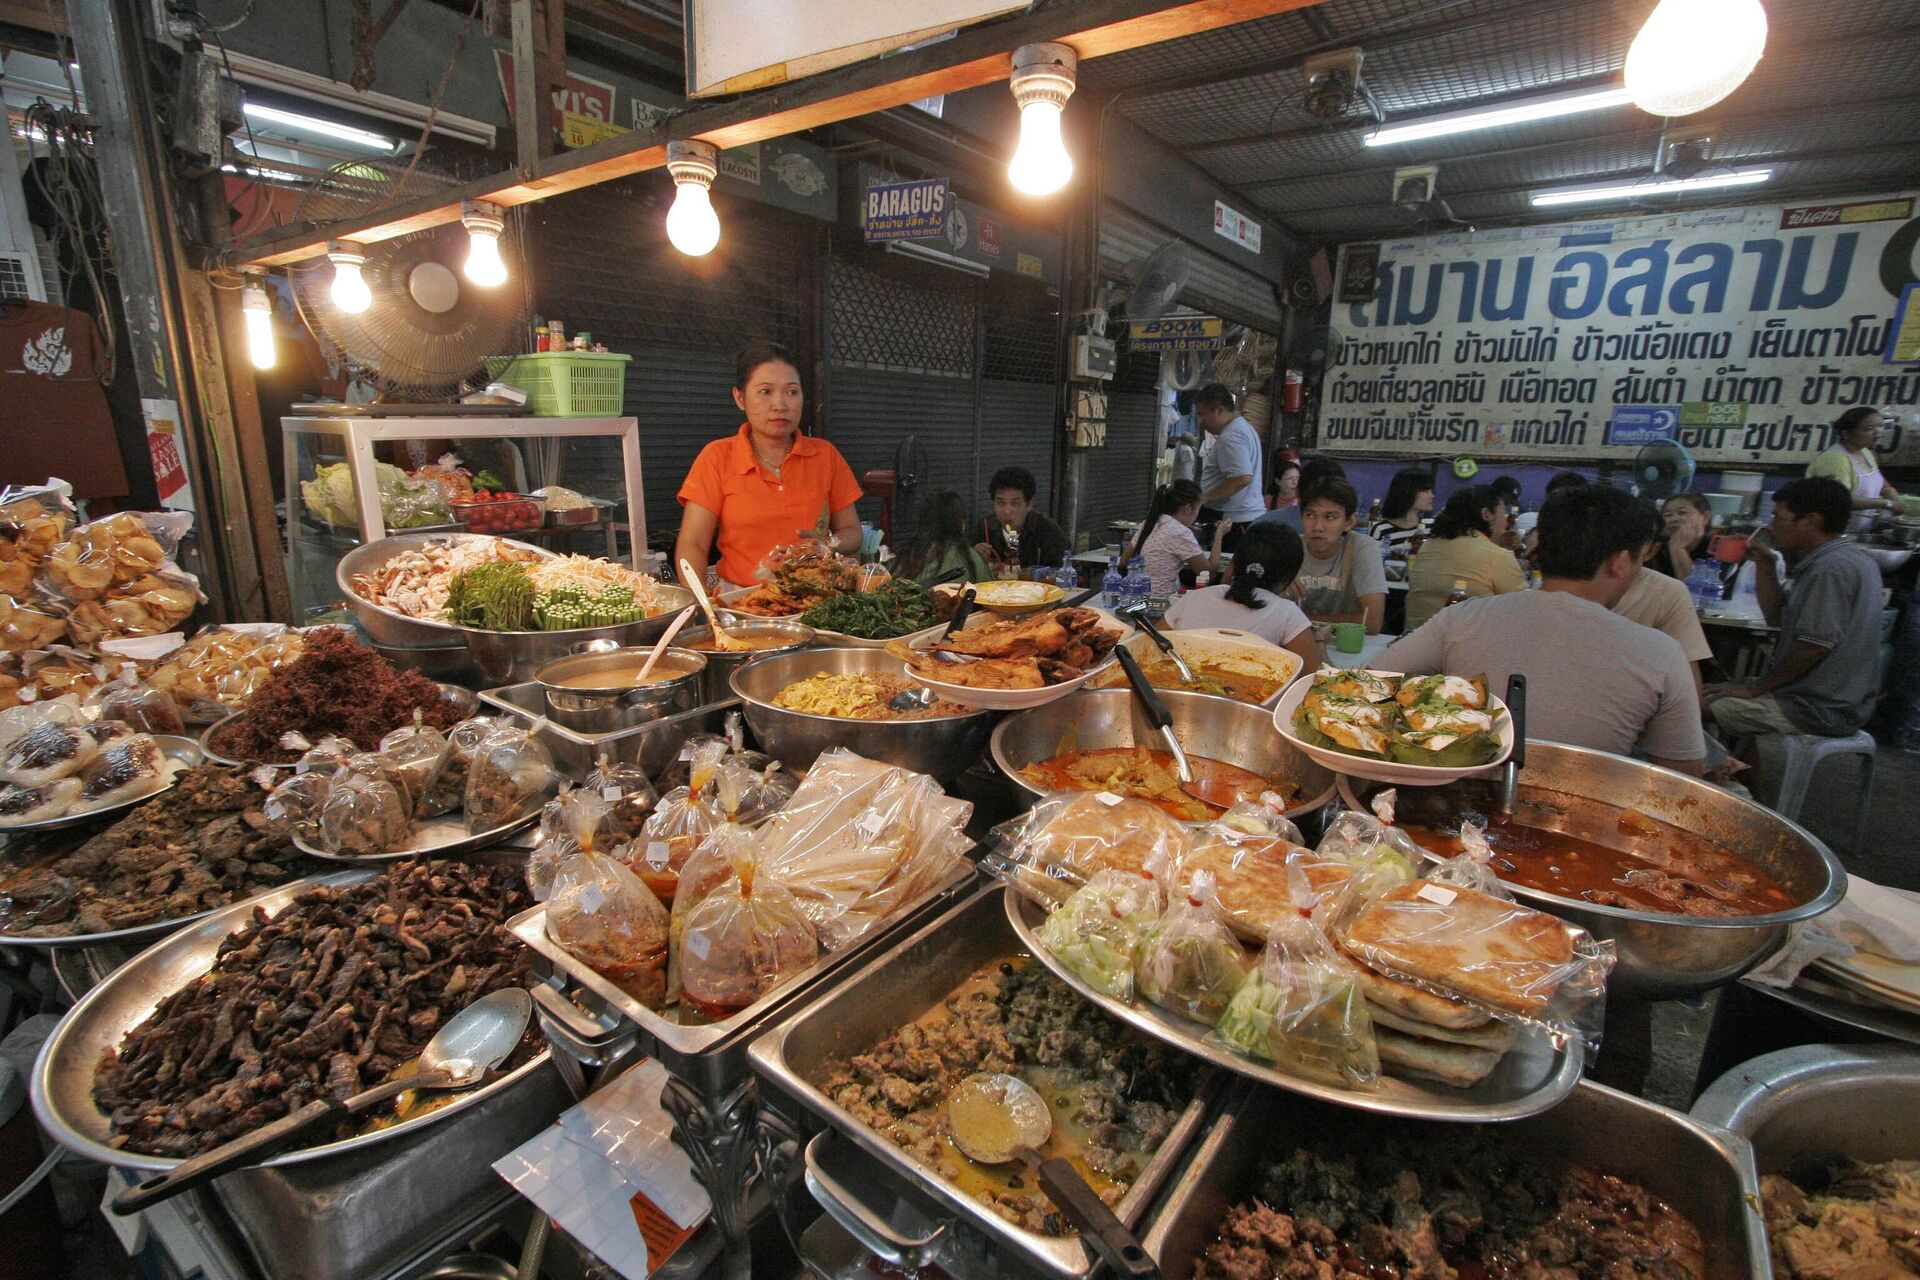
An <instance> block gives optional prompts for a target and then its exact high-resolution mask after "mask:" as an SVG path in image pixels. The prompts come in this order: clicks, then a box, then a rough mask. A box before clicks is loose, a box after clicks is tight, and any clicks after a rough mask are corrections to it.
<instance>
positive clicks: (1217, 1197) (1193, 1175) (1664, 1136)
mask: <svg viewBox="0 0 1920 1280" xmlns="http://www.w3.org/2000/svg"><path fill="white" fill-rule="evenodd" d="M1324 1110H1325V1106H1324V1104H1322V1103H1318V1102H1310V1101H1307V1100H1305V1099H1302V1098H1298V1097H1292V1096H1289V1095H1288V1094H1285V1093H1281V1092H1278V1091H1276V1090H1273V1089H1262V1088H1260V1087H1258V1086H1256V1085H1252V1084H1248V1085H1247V1086H1245V1087H1244V1088H1243V1089H1241V1090H1240V1091H1238V1092H1237V1093H1236V1096H1234V1097H1232V1098H1230V1099H1229V1100H1228V1102H1227V1105H1226V1108H1225V1113H1224V1115H1223V1116H1222V1117H1221V1119H1220V1121H1219V1122H1218V1123H1216V1124H1215V1125H1214V1126H1213V1128H1212V1130H1211V1131H1210V1132H1209V1133H1208V1134H1207V1136H1206V1138H1205V1139H1204V1140H1203V1141H1202V1142H1201V1143H1200V1145H1199V1147H1198V1149H1197V1150H1196V1151H1195V1152H1194V1155H1193V1160H1192V1162H1191V1163H1190V1164H1189V1165H1188V1166H1187V1168H1186V1169H1185V1171H1184V1172H1183V1173H1182V1174H1181V1175H1180V1180H1179V1181H1178V1182H1176V1183H1175V1184H1174V1185H1173V1188H1172V1189H1171V1190H1170V1191H1169V1192H1168V1193H1167V1198H1166V1201H1165V1203H1164V1204H1163V1205H1162V1207H1161V1211H1160V1214H1159V1216H1158V1217H1157V1219H1156V1220H1155V1222H1154V1223H1153V1226H1152V1229H1151V1230H1150V1231H1149V1232H1148V1234H1147V1237H1146V1239H1145V1240H1144V1241H1142V1244H1143V1246H1144V1247H1145V1249H1146V1251H1147V1253H1148V1254H1149V1255H1150V1256H1151V1257H1152V1258H1153V1259H1154V1261H1156V1262H1157V1263H1159V1264H1160V1272H1161V1274H1162V1275H1165V1276H1190V1275H1192V1274H1193V1267H1194V1263H1195V1261H1196V1260H1198V1259H1199V1258H1200V1257H1201V1255H1202V1254H1203V1253H1204V1251H1205V1249H1206V1247H1207V1246H1208V1245H1209V1244H1211V1243H1213V1241H1215V1240H1217V1239H1218V1238H1219V1225H1220V1221H1221V1219H1222V1218H1224V1217H1225V1216H1226V1213H1227V1210H1228V1209H1229V1208H1231V1207H1232V1206H1233V1205H1234V1204H1236V1203H1238V1202H1239V1201H1241V1200H1242V1199H1245V1198H1246V1197H1247V1196H1248V1195H1249V1194H1250V1193H1251V1192H1252V1190H1253V1186H1254V1182H1255V1180H1256V1178H1257V1171H1258V1169H1259V1166H1260V1163H1261V1161H1262V1160H1264V1159H1270V1158H1273V1157H1275V1156H1279V1155H1282V1154H1284V1153H1285V1151H1286V1145H1285V1144H1286V1139H1285V1134H1286V1132H1287V1127H1288V1121H1289V1119H1290V1118H1297V1117H1303V1116H1307V1115H1312V1114H1314V1113H1316V1112H1319V1113H1324ZM1335 1119H1337V1117H1335ZM1499 1132H1500V1134H1501V1136H1502V1137H1504V1138H1509V1139H1511V1141H1512V1144H1513V1146H1514V1148H1515V1149H1516V1150H1519V1151H1525V1152H1526V1153H1527V1154H1529V1155H1534V1156H1544V1157H1547V1158H1549V1159H1560V1160H1566V1161H1569V1162H1575V1163H1580V1164H1584V1165H1587V1166H1588V1167H1590V1168H1593V1169H1597V1170H1599V1171H1600V1172H1602V1173H1609V1174H1613V1175H1616V1176H1618V1177H1621V1178H1625V1179H1627V1180H1629V1181H1632V1182H1637V1183H1639V1184H1640V1185H1641V1186H1643V1187H1645V1188H1646V1189H1647V1190H1648V1191H1650V1192H1652V1193H1653V1194H1654V1195H1656V1196H1658V1197H1659V1198H1660V1199H1662V1200H1665V1201H1666V1202H1667V1203H1668V1204H1671V1205H1672V1206H1673V1207H1674V1208H1676V1209H1678V1210H1679V1211H1680V1212H1681V1213H1683V1214H1685V1215H1686V1216H1687V1217H1688V1218H1689V1219H1690V1220H1691V1221H1692V1222H1693V1224H1694V1225H1695V1226H1696V1227H1698V1228H1699V1229H1700V1236H1701V1242H1702V1244H1703V1245H1704V1246H1705V1253H1706V1259H1707V1274H1706V1275H1705V1276H1704V1277H1702V1280H1770V1277H1771V1276H1772V1274H1773V1271H1772V1266H1771V1263H1770V1262H1769V1259H1768V1255H1767V1237H1766V1229H1765V1227H1764V1225H1763V1224H1762V1222H1761V1218H1760V1212H1759V1203H1760V1195H1759V1192H1760V1187H1759V1178H1758V1176H1757V1175H1756V1174H1755V1172H1754V1164H1753V1152H1752V1149H1751V1148H1750V1147H1748V1145H1747V1143H1746V1141H1745V1140H1744V1139H1741V1138H1738V1137H1736V1136H1734V1135H1732V1134H1730V1133H1726V1132H1724V1131H1721V1130H1717V1129H1712V1128H1709V1127H1708V1126H1706V1125H1704V1124H1701V1123H1700V1122H1699V1121H1697V1120H1694V1119H1690V1118H1688V1117H1687V1116H1684V1115H1681V1114H1680V1113H1679V1112H1677V1111H1669V1110H1668V1109H1667V1108H1665V1107H1661V1106H1656V1105H1655V1104H1653V1103H1651V1102H1645V1101H1642V1100H1641V1099H1639V1098H1635V1097H1633V1096H1631V1095H1629V1094H1625V1093H1620V1092H1618V1091H1616V1090H1613V1089H1609V1088H1607V1087H1606V1086H1604V1085H1598V1084H1593V1083H1591V1082H1589V1081H1582V1082H1581V1084H1580V1086H1579V1087H1578V1088H1577V1089H1575V1090H1574V1091H1573V1092H1572V1093H1571V1094H1569V1095H1568V1096H1567V1097H1566V1098H1565V1099H1564V1100H1563V1101H1562V1102H1561V1103H1560V1104H1559V1105H1558V1106H1556V1107H1554V1108H1553V1109H1552V1110H1550V1111H1546V1112H1543V1113H1541V1114H1539V1115H1535V1116H1531V1117H1528V1118H1527V1119H1524V1120H1517V1121H1515V1122H1514V1123H1513V1124H1511V1125H1505V1126H1502V1127H1501V1129H1500V1130H1499ZM1432 1138H1433V1140H1434V1141H1436V1142H1446V1141H1449V1134H1448V1133H1447V1132H1446V1131H1444V1130H1442V1131H1438V1132H1435V1133H1433V1134H1432Z"/></svg>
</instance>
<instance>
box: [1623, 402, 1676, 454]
mask: <svg viewBox="0 0 1920 1280" xmlns="http://www.w3.org/2000/svg"><path fill="white" fill-rule="evenodd" d="M1679 426H1680V406H1679V405H1677V404H1659V405H1653V404H1617V405H1615V406H1613V416H1612V417H1610V418H1608V419H1607V438H1606V443H1607V444H1615V445H1619V444H1631V445H1642V444H1651V443H1653V442H1654V441H1655V440H1671V439H1673V433H1674V432H1675V431H1676V430H1678V429H1679Z"/></svg>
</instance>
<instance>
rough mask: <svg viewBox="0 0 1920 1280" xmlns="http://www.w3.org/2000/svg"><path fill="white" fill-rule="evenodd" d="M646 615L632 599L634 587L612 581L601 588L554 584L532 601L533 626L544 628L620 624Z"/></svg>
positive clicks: (551, 629)
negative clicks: (596, 589) (549, 589)
mask: <svg viewBox="0 0 1920 1280" xmlns="http://www.w3.org/2000/svg"><path fill="white" fill-rule="evenodd" d="M646 616H647V611H646V609H645V607H644V606H642V605H641V604H639V603H638V602H637V601H635V600H634V598H633V588H632V587H623V586H619V585H618V584H614V583H609V584H608V585H607V586H604V587H601V588H600V589H599V590H598V591H587V590H584V589H582V588H580V587H555V588H554V589H553V590H551V591H542V592H541V593H540V594H539V595H538V596H537V597H536V598H535V599H534V602H533V622H534V626H535V627H537V628H538V629H539V630H541V631H572V630H575V629H577V628H580V627H617V626H620V625H622V624H623V623H628V622H638V621H640V620H641V619H642V618H645V617H646Z"/></svg>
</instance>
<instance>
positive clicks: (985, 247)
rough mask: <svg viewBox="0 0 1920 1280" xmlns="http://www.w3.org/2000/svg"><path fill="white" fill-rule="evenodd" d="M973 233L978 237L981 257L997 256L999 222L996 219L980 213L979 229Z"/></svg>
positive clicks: (998, 253)
mask: <svg viewBox="0 0 1920 1280" xmlns="http://www.w3.org/2000/svg"><path fill="white" fill-rule="evenodd" d="M975 234H976V235H977V236H978V237H979V243H980V256H981V257H983V258H997V257H999V256H1000V223H999V221H998V220H997V219H994V218H989V217H987V216H986V215H985V214H982V215H981V217H980V221H979V229H978V231H977V232H976V233H975Z"/></svg>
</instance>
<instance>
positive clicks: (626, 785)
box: [585, 755, 660, 849]
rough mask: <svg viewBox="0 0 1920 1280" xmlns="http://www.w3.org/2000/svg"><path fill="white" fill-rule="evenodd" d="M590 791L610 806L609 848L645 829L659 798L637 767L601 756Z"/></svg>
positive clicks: (589, 777) (590, 776) (589, 778)
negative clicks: (648, 817)
mask: <svg viewBox="0 0 1920 1280" xmlns="http://www.w3.org/2000/svg"><path fill="white" fill-rule="evenodd" d="M585 785H586V788H587V790H589V791H591V792H593V793H594V794H595V795H597V796H599V797H600V798H601V799H602V800H604V801H606V802H607V817H606V821H605V823H604V828H605V831H606V835H607V838H608V843H607V845H606V847H607V848H609V849H611V848H613V847H614V846H615V845H621V844H625V843H627V842H628V841H629V840H633V839H636V838H638V837H639V835H640V833H641V832H642V831H644V830H645V829H646V825H647V816H648V815H649V814H651V813H652V812H653V806H654V805H655V804H656V803H658V802H659V799H660V796H659V794H658V793H657V792H656V791H654V789H653V783H652V782H650V781H649V780H648V779H647V772H646V770H644V769H642V768H641V767H640V766H639V765H637V764H631V763H628V764H622V763H618V762H616V761H613V760H610V759H608V758H607V757H606V756H605V755H602V756H601V757H600V759H599V760H598V761H596V762H595V763H594V766H593V769H592V771H591V772H589V773H588V774H587V781H586V784H585Z"/></svg>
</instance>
